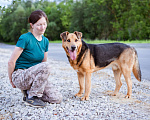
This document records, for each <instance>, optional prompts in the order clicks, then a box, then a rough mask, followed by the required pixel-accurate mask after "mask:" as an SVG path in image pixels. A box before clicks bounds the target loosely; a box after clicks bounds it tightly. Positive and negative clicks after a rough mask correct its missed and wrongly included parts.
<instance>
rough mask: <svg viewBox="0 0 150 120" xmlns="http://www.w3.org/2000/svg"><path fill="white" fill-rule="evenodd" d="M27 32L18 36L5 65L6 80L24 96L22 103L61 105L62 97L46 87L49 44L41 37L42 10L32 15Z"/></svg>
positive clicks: (43, 28)
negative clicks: (6, 70) (6, 68)
mask: <svg viewBox="0 0 150 120" xmlns="http://www.w3.org/2000/svg"><path fill="white" fill-rule="evenodd" d="M28 22H29V23H30V29H31V30H30V31H31V32H28V33H25V34H23V35H21V36H20V38H19V39H18V42H17V44H16V47H15V49H14V51H13V53H12V55H11V57H10V59H9V61H8V76H9V80H10V83H11V85H12V87H13V88H19V89H21V90H22V91H23V93H24V95H25V96H24V99H23V100H24V101H25V102H26V103H28V104H30V105H32V106H34V107H44V106H45V102H50V103H60V102H61V101H62V95H61V94H60V92H59V91H58V90H57V89H55V88H54V87H53V86H52V84H50V83H49V81H48V77H49V74H50V67H49V64H48V62H47V54H48V46H49V41H48V39H47V38H46V37H45V36H44V35H43V34H44V32H45V30H46V27H47V22H48V19H47V16H46V14H45V13H44V12H43V11H41V10H36V11H34V12H32V13H31V15H30V17H29V19H28Z"/></svg>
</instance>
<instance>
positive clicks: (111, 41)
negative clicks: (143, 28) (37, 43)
mask: <svg viewBox="0 0 150 120" xmlns="http://www.w3.org/2000/svg"><path fill="white" fill-rule="evenodd" d="M84 41H85V42H86V43H93V44H94V43H95V44H96V43H113V42H120V43H150V40H132V41H129V40H127V41H115V40H84ZM50 43H62V41H61V40H56V41H50Z"/></svg>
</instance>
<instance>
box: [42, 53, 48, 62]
mask: <svg viewBox="0 0 150 120" xmlns="http://www.w3.org/2000/svg"><path fill="white" fill-rule="evenodd" d="M47 55H48V52H45V53H44V59H43V60H42V62H46V61H47Z"/></svg>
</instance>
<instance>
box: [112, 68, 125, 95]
mask: <svg viewBox="0 0 150 120" xmlns="http://www.w3.org/2000/svg"><path fill="white" fill-rule="evenodd" d="M113 73H114V78H115V81H116V88H115V91H114V92H113V93H112V94H111V95H112V96H116V95H117V93H118V92H119V90H120V88H121V86H122V82H121V75H122V72H121V70H120V69H117V70H116V69H115V70H114V69H113Z"/></svg>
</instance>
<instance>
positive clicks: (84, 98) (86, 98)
mask: <svg viewBox="0 0 150 120" xmlns="http://www.w3.org/2000/svg"><path fill="white" fill-rule="evenodd" d="M81 100H82V101H84V100H89V97H88V96H84V97H82V98H81Z"/></svg>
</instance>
